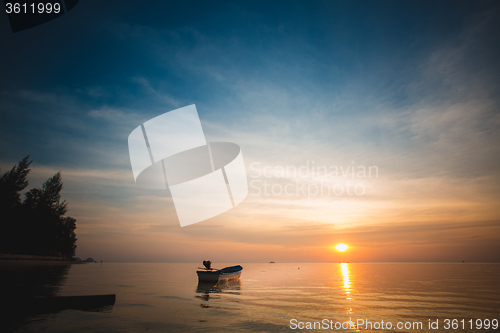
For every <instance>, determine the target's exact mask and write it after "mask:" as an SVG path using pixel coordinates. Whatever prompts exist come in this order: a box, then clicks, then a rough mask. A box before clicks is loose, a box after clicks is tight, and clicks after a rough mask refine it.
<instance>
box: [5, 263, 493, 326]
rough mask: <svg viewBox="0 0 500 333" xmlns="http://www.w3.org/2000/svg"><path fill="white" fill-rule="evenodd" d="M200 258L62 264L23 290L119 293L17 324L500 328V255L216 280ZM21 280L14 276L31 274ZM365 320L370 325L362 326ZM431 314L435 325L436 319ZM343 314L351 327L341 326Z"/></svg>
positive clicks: (253, 268)
mask: <svg viewBox="0 0 500 333" xmlns="http://www.w3.org/2000/svg"><path fill="white" fill-rule="evenodd" d="M229 265H232V264H231V263H228V264H220V265H217V267H218V266H221V267H222V266H229ZM198 266H200V265H199V264H162V263H102V264H101V263H98V264H84V265H70V266H69V267H66V268H60V271H59V272H56V273H49V274H48V275H47V274H46V276H44V280H43V281H42V282H41V283H40V284H39V285H36V286H33V285H32V284H31V287H30V286H26V287H27V289H25V290H28V291H29V290H30V288H31V292H34V291H35V292H36V291H37V290H38V293H40V290H44V291H46V292H48V293H51V294H57V295H93V294H109V293H114V294H116V304H115V305H114V306H112V307H108V308H104V309H101V311H80V310H64V311H61V312H58V313H49V314H38V315H34V316H29V317H26V318H23V319H22V321H21V322H18V323H16V325H14V326H12V327H11V330H13V331H16V332H144V331H148V332H222V331H230V332H292V331H299V330H300V329H299V327H307V325H314V322H317V323H320V324H321V327H319V324H316V325H317V326H316V331H344V332H345V331H364V330H366V331H388V332H403V331H404V332H413V331H414V332H438V331H439V332H445V331H446V332H476V331H478V327H479V324H481V326H482V328H483V329H482V330H483V331H484V327H485V326H486V325H487V324H488V325H489V326H490V329H489V331H498V332H500V327H499V328H497V329H496V330H493V329H492V328H493V327H494V325H495V320H497V322H498V320H499V319H500V264H472V263H470V264H468V263H465V264H462V263H460V264H457V263H378V264H376V263H375V264H374V263H366V264H364V263H359V264H351V263H349V264H338V263H337V264H280V263H277V264H242V266H243V272H242V275H241V281H239V282H235V283H228V284H223V285H220V286H215V287H213V286H198V280H197V276H196V273H195V271H196V270H197V267H198ZM5 274H6V273H5V272H4V276H5ZM9 274H10V273H9ZM37 274H39V273H37ZM51 274H52V275H51ZM16 280H17V282H12V281H11V283H17V284H18V285H19V284H22V283H28V282H29V279H28V280H23V279H22V278H18V277H16ZM23 281H24V282H23ZM447 319H449V320H450V321H449V322H448V323H449V325H450V329H448V330H446V329H445V328H446V327H447V321H446V320H447ZM453 319H456V321H452V320H453ZM462 319H463V320H464V321H462ZM471 319H472V321H470V320H471ZM360 320H364V323H365V326H362V325H357V326H354V325H356V324H359V323H360ZM478 320H479V321H478ZM382 321H383V322H384V324H382ZM429 321H430V322H432V323H433V325H434V327H431V328H429ZM436 321H437V324H438V327H437V329H436V327H435V323H436ZM367 322H371V325H372V327H371V328H372V329H370V326H368V327H367V326H366V325H368V324H367ZM388 322H390V323H391V325H392V326H393V327H392V329H387V326H388ZM419 322H420V323H422V328H420V327H419V326H418V323H419ZM308 323H309V324H308ZM327 323H328V324H327ZM398 323H401V324H400V325H403V326H402V327H401V326H400V327H401V329H397V326H396V325H398ZM413 323H417V324H416V325H417V326H414V325H415V324H413ZM454 323H456V324H457V326H455V325H454ZM342 324H343V325H344V328H346V327H348V326H349V325H350V327H349V328H347V329H342V328H341V325H342ZM377 324H378V327H379V329H378V330H375V329H376V328H377ZM335 325H337V328H340V329H336V328H335ZM405 325H406V329H405ZM409 325H412V327H411V328H409ZM470 325H472V329H471V327H470ZM292 327H295V328H296V329H295V330H293V329H292ZM312 327H314V326H312ZM382 327H384V328H382ZM462 328H463V329H462ZM304 330H305V329H304Z"/></svg>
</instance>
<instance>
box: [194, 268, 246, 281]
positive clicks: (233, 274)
mask: <svg viewBox="0 0 500 333" xmlns="http://www.w3.org/2000/svg"><path fill="white" fill-rule="evenodd" d="M242 269H243V267H241V266H240V265H236V266H230V267H226V268H223V269H218V270H216V271H212V270H208V269H207V270H204V271H196V274H198V280H199V281H203V282H217V281H221V280H224V281H230V280H237V279H239V278H240V275H241V270H242Z"/></svg>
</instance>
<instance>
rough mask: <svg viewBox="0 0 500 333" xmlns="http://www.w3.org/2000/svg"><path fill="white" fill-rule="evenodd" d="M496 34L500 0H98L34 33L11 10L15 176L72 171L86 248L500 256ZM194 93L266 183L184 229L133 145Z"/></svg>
mask: <svg viewBox="0 0 500 333" xmlns="http://www.w3.org/2000/svg"><path fill="white" fill-rule="evenodd" d="M499 37H500V3H498V1H439V2H434V1H272V2H270V1H248V2H245V1H239V2H222V1H211V2H207V1H176V2H171V1H162V2H159V1H123V0H120V1H105V2H103V1H93V0H86V1H80V3H79V4H78V5H77V6H76V7H75V8H74V9H72V10H71V11H70V12H68V13H67V14H65V15H63V16H61V17H59V18H57V19H55V20H53V21H50V22H48V23H46V24H43V25H40V26H37V27H34V28H31V29H28V30H25V31H21V32H17V33H12V31H11V29H10V25H9V21H8V18H7V16H6V15H5V14H4V15H1V16H0V42H1V45H2V51H1V56H0V57H1V58H0V59H1V61H0V112H1V114H0V115H1V118H0V119H1V121H0V143H1V144H0V167H1V170H0V172H5V171H6V170H8V169H10V168H11V167H12V166H13V165H14V164H15V163H17V161H19V160H21V159H22V158H23V157H24V156H26V155H30V156H31V158H32V159H33V161H34V162H33V164H32V171H31V174H30V186H29V187H28V188H32V187H39V186H41V184H42V183H43V181H44V180H45V179H47V178H48V177H50V176H52V175H53V174H54V173H56V172H58V171H60V172H61V174H62V178H63V182H64V189H63V192H62V194H63V197H64V199H66V200H67V201H68V202H69V212H68V215H69V216H72V217H74V218H76V220H77V230H76V233H77V238H78V241H77V251H76V255H77V256H79V257H81V258H87V257H92V258H94V259H96V260H104V261H147V262H201V261H202V260H211V261H212V262H215V263H216V262H236V263H237V262H268V261H275V262H338V261H350V262H370V261H375V262H379V261H496V262H498V261H500V200H499V199H500V186H499V185H500V148H499V144H498V143H499V142H500V64H499V61H498V59H500V44H499V43H498V39H499ZM191 104H195V105H196V108H197V110H198V114H199V117H200V120H201V124H202V127H203V131H204V133H205V136H206V138H207V140H208V141H213V142H215V141H227V142H233V143H236V144H238V145H239V146H240V147H241V151H242V154H243V158H244V161H245V166H246V170H247V177H248V184H249V194H248V196H247V198H246V199H245V200H244V201H243V202H242V203H240V204H239V205H237V206H236V207H234V208H233V209H231V210H230V211H228V212H226V213H224V214H221V215H219V216H216V217H214V218H211V219H209V220H206V221H203V222H200V223H197V224H194V225H191V226H187V227H182V228H181V227H180V225H179V220H178V218H177V215H176V211H175V207H174V204H173V202H172V198H171V196H170V192H169V191H168V190H167V191H159V190H147V189H142V188H139V187H137V186H136V185H135V183H134V177H133V174H132V170H131V165H130V158H129V152H128V145H127V138H128V135H129V134H130V133H131V132H132V130H134V129H135V128H136V127H137V126H139V125H140V124H141V123H143V122H145V121H147V120H149V119H151V118H154V117H156V116H158V115H160V114H163V113H165V112H167V111H171V110H175V109H177V108H181V107H184V106H187V105H191ZM325 170H326V171H325ZM353 170H354V171H355V172H354V173H353ZM299 171H302V173H300V172H299ZM369 171H371V173H369ZM287 186H288V187H287ZM285 190H288V191H287V192H285ZM321 190H323V191H321ZM328 190H329V191H330V192H329V193H328V192H327V191H328ZM341 190H342V191H341ZM338 243H345V244H347V245H349V246H350V248H349V250H347V251H346V252H344V253H339V252H337V251H335V250H334V249H333V246H334V245H336V244H338Z"/></svg>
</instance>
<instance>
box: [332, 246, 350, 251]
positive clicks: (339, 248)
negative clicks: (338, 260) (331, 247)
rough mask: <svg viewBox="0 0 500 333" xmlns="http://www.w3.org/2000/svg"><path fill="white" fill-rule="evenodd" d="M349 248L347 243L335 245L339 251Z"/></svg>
mask: <svg viewBox="0 0 500 333" xmlns="http://www.w3.org/2000/svg"><path fill="white" fill-rule="evenodd" d="M348 248H349V246H347V245H345V244H337V245H335V250H337V251H339V252H344V251H345V250H347V249H348Z"/></svg>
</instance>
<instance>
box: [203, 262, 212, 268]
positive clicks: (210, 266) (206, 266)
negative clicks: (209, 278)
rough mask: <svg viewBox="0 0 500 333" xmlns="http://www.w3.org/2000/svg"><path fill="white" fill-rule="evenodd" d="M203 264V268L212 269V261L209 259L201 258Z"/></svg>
mask: <svg viewBox="0 0 500 333" xmlns="http://www.w3.org/2000/svg"><path fill="white" fill-rule="evenodd" d="M203 266H205V268H206V269H207V270H208V269H210V270H211V269H212V262H211V261H210V260H203Z"/></svg>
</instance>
